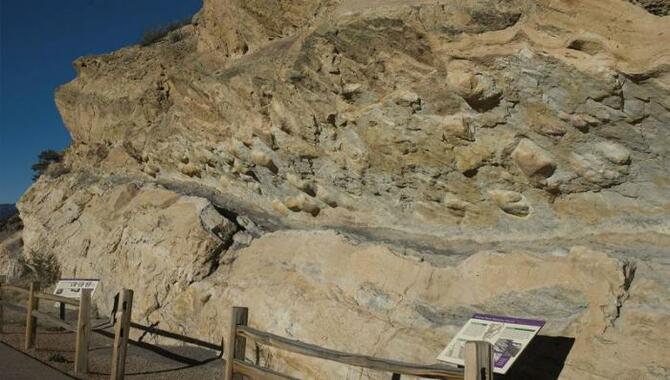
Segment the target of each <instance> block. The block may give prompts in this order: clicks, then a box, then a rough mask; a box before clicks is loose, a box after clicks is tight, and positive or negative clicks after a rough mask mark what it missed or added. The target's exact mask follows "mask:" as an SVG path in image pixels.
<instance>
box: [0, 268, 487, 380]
mask: <svg viewBox="0 0 670 380" xmlns="http://www.w3.org/2000/svg"><path fill="white" fill-rule="evenodd" d="M3 280H4V279H3V276H0V332H2V331H3V330H2V329H3V322H4V321H3V317H4V315H3V312H4V308H5V307H8V308H12V309H15V310H19V311H25V313H26V331H25V349H26V350H29V349H31V348H33V347H34V346H35V340H36V336H37V319H38V318H40V319H43V320H45V321H48V322H50V323H51V324H53V325H56V326H58V327H62V328H64V329H65V330H68V331H72V332H75V333H76V345H75V369H74V373H75V375H84V374H87V373H88V351H89V343H90V335H91V320H90V318H91V315H90V313H91V310H90V309H91V292H90V290H88V289H82V293H81V296H80V299H79V300H75V299H71V298H65V297H60V296H57V295H53V294H47V293H42V292H39V291H38V284H37V283H34V282H33V283H31V284H30V288H29V289H24V288H21V287H17V286H12V285H8V284H4V283H3ZM4 291H13V292H18V293H20V294H22V295H26V296H27V301H26V306H25V307H23V306H20V305H15V304H12V303H9V302H6V301H5V300H3V292H4ZM40 299H42V300H47V301H54V302H59V303H60V304H61V312H60V314H61V317H62V318H56V317H53V316H51V315H49V314H47V313H43V312H41V311H39V309H38V306H39V301H40ZM64 305H71V306H75V307H77V308H78V309H79V313H78V316H77V325H76V326H72V325H70V324H69V323H67V322H66V321H65V320H64V312H63V310H64ZM132 306H133V291H132V290H129V289H123V290H122V291H121V292H120V293H119V298H118V303H117V306H116V315H115V318H114V346H113V351H112V364H111V376H110V378H111V379H112V380H123V378H124V375H125V362H126V353H127V349H128V338H129V337H128V336H129V333H130V329H131V328H140V329H142V330H145V331H150V332H156V333H159V335H165V336H168V337H173V338H175V339H180V338H182V339H180V340H184V339H183V338H184V337H181V336H179V335H177V334H174V333H169V332H165V331H160V330H158V329H154V328H147V327H144V326H141V325H138V324H136V323H133V322H132V315H131V314H132ZM154 330H156V331H154ZM247 340H253V341H255V342H257V343H260V344H263V345H267V346H271V347H274V348H277V349H281V350H285V351H289V352H292V353H296V354H300V355H305V356H309V357H314V358H318V359H323V360H329V361H334V362H338V363H342V364H346V365H350V366H355V367H361V368H367V369H371V370H376V371H383V372H389V373H392V377H391V379H392V380H400V378H401V376H402V375H411V376H420V377H425V378H434V379H443V380H492V379H493V372H492V371H493V352H492V347H491V344H490V343H488V342H481V341H472V342H467V343H466V345H465V356H464V359H465V367H464V368H455V367H451V366H447V365H442V364H433V365H423V364H414V363H405V362H400V361H395V360H388V359H380V358H375V357H371V356H366V355H358V354H352V353H347V352H341V351H335V350H331V349H327V348H323V347H319V346H316V345H312V344H308V343H303V342H300V341H297V340H293V339H289V338H285V337H282V336H279V335H274V334H271V333H268V332H265V331H261V330H257V329H255V328H252V327H250V326H248V309H247V308H245V307H234V308H233V311H232V318H231V325H230V330H229V336H228V340H227V342H228V345H227V347H226V350H225V356H226V361H225V375H224V376H225V380H242V379H244V378H247V379H253V380H256V379H258V380H295V378H293V377H291V376H288V375H285V374H282V373H279V372H277V371H273V370H271V369H268V368H263V367H261V366H260V365H259V363H258V360H256V363H253V362H251V361H247V360H246V357H245V353H246V342H247ZM184 341H186V342H189V343H193V344H200V345H203V343H205V342H202V341H199V340H197V339H193V338H188V337H186V340H184ZM205 345H209V346H210V347H214V348H217V347H218V346H215V345H212V344H208V343H205Z"/></svg>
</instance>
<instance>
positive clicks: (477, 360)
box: [464, 341, 493, 380]
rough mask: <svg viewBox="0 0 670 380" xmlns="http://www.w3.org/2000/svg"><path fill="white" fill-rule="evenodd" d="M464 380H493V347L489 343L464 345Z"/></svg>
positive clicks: (475, 342)
mask: <svg viewBox="0 0 670 380" xmlns="http://www.w3.org/2000/svg"><path fill="white" fill-rule="evenodd" d="M464 359H465V376H464V380H493V346H492V345H491V343H489V342H484V341H469V342H466V343H465V352H464Z"/></svg>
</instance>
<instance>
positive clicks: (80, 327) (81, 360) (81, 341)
mask: <svg viewBox="0 0 670 380" xmlns="http://www.w3.org/2000/svg"><path fill="white" fill-rule="evenodd" d="M3 277H4V276H0V332H3V325H4V308H5V307H6V308H10V309H14V310H17V311H22V312H25V313H26V331H25V342H24V348H25V350H26V351H27V350H29V349H31V348H33V347H35V341H36V338H37V320H38V318H39V319H42V320H44V321H47V322H48V323H50V324H52V325H55V326H58V327H61V328H63V329H65V330H67V331H72V332H74V333H76V338H75V339H76V341H75V360H74V374H75V375H76V376H81V375H84V374H87V373H88V351H89V346H90V338H91V290H90V289H82V291H81V294H80V298H79V299H78V300H76V299H72V298H66V297H61V296H57V295H54V294H47V293H42V292H40V291H39V285H38V283H36V282H31V283H30V287H29V288H28V289H24V288H21V287H18V286H13V285H8V284H5V283H4V278H3ZM5 291H12V292H15V293H19V294H21V295H25V296H27V300H26V304H25V307H24V306H21V305H16V304H13V303H10V302H7V301H5V300H4V299H3V293H4V292H5ZM40 300H46V301H53V302H59V303H60V313H59V314H60V318H56V317H53V316H51V315H49V314H47V313H44V312H41V311H39V301H40ZM132 302H133V291H132V290H129V289H123V291H122V292H121V293H120V299H119V303H118V309H117V313H116V318H115V324H114V347H113V351H112V366H111V368H112V371H111V379H112V380H121V379H123V376H124V369H125V362H126V351H127V346H128V333H129V331H130V319H131V311H132ZM65 305H71V306H74V307H76V308H78V314H77V324H76V326H73V325H71V324H70V323H68V322H66V321H65V312H64V310H65Z"/></svg>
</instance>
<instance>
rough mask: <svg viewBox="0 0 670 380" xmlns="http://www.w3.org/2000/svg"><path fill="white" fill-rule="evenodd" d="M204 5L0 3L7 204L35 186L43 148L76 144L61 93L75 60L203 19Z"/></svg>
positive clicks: (140, 0)
mask: <svg viewBox="0 0 670 380" xmlns="http://www.w3.org/2000/svg"><path fill="white" fill-rule="evenodd" d="M201 6H202V1H201V0H0V29H1V30H0V40H1V44H0V203H13V202H15V201H17V200H18V198H19V197H20V196H21V194H22V193H23V192H24V191H25V190H26V189H27V188H28V186H30V184H31V183H32V174H33V173H32V171H31V169H30V166H31V165H32V164H33V163H34V162H35V161H36V158H37V154H38V153H39V152H40V151H42V150H44V149H63V148H65V147H66V146H67V145H68V144H69V143H70V137H69V135H68V132H67V130H66V129H65V127H64V126H63V122H62V120H61V118H60V115H59V114H58V111H57V109H56V105H55V103H54V90H55V89H56V87H58V86H59V85H61V84H63V83H66V82H69V81H70V80H72V79H74V76H75V72H74V69H73V68H72V61H74V60H75V59H76V58H77V57H80V56H83V55H91V54H102V53H107V52H111V51H114V50H116V49H119V48H121V47H123V46H127V45H132V44H135V43H137V41H138V40H139V39H140V37H141V35H142V33H143V32H144V31H145V30H147V29H149V28H152V27H156V26H160V25H163V24H166V23H168V22H170V21H175V20H180V19H183V18H184V17H188V16H191V15H193V14H194V13H196V12H197V11H198V10H199V9H200V8H201Z"/></svg>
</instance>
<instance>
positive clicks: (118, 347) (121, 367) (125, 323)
mask: <svg viewBox="0 0 670 380" xmlns="http://www.w3.org/2000/svg"><path fill="white" fill-rule="evenodd" d="M132 309H133V291H132V290H130V289H123V290H122V291H121V296H120V298H119V312H117V319H116V324H115V325H114V348H113V349H114V351H113V352H112V374H111V379H112V380H123V377H124V375H125V371H126V353H127V351H128V335H130V321H131V313H132ZM119 313H120V314H121V315H120V316H119Z"/></svg>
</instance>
